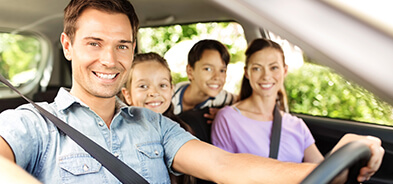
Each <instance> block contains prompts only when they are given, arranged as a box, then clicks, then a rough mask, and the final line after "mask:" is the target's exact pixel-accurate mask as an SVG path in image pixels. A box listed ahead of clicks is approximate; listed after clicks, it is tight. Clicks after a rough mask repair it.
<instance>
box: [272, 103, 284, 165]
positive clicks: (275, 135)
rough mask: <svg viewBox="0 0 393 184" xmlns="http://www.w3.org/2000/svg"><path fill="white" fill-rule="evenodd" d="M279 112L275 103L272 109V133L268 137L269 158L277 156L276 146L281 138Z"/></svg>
mask: <svg viewBox="0 0 393 184" xmlns="http://www.w3.org/2000/svg"><path fill="white" fill-rule="evenodd" d="M281 120H282V117H281V113H280V110H279V109H278V107H277V103H276V105H275V106H274V111H273V125H272V126H273V127H272V135H271V137H270V153H269V158H274V159H277V157H278V148H279V147H280V138H281V124H282V123H281Z"/></svg>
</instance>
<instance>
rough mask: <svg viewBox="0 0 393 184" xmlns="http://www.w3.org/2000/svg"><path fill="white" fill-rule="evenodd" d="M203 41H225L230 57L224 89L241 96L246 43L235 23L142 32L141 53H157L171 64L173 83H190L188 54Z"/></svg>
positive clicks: (139, 36)
mask: <svg viewBox="0 0 393 184" xmlns="http://www.w3.org/2000/svg"><path fill="white" fill-rule="evenodd" d="M201 39H216V40H219V41H220V42H222V43H223V44H224V45H225V46H226V47H227V48H228V51H229V53H230V55H231V60H230V63H229V65H228V69H227V80H226V84H225V86H224V89H225V90H227V91H230V92H233V93H238V92H239V88H240V82H241V79H242V76H243V72H244V71H243V67H244V59H245V56H244V52H245V50H246V48H247V41H246V39H245V36H244V30H243V28H242V26H241V25H240V24H238V23H236V22H205V23H194V24H185V25H170V26H163V27H147V28H141V29H139V33H138V52H142V53H145V52H157V53H159V54H161V55H162V56H164V58H165V59H166V60H167V61H168V63H169V65H170V68H171V71H172V76H173V81H174V83H178V82H181V81H187V80H188V79H187V73H186V65H187V55H188V52H189V50H190V49H191V47H192V46H193V45H194V44H195V43H196V42H197V41H199V40H201Z"/></svg>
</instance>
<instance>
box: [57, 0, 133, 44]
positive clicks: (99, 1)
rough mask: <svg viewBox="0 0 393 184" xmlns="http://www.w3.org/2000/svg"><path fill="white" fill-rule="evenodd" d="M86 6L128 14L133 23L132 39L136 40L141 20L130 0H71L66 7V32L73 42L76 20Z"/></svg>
mask: <svg viewBox="0 0 393 184" xmlns="http://www.w3.org/2000/svg"><path fill="white" fill-rule="evenodd" d="M86 8H93V9H96V10H100V11H105V12H108V13H123V14H125V15H127V17H128V19H129V20H130V23H131V28H132V37H133V38H132V39H133V41H135V40H136V37H137V33H138V28H139V20H138V16H137V15H136V13H135V10H134V7H133V6H132V4H131V3H130V2H129V1H128V0H71V1H70V3H69V4H68V5H67V7H66V8H65V9H64V33H65V34H67V36H68V37H69V38H70V39H71V43H73V41H74V37H75V31H76V29H77V27H76V26H77V24H76V22H77V20H78V18H79V16H80V15H81V13H82V12H83V10H85V9H86Z"/></svg>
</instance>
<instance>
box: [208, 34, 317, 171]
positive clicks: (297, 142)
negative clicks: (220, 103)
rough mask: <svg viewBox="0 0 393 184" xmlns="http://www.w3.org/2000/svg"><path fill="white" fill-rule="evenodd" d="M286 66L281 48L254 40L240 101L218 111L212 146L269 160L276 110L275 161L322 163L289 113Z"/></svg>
mask: <svg viewBox="0 0 393 184" xmlns="http://www.w3.org/2000/svg"><path fill="white" fill-rule="evenodd" d="M287 70H288V66H287V65H286V64H285V58H284V52H283V50H282V48H281V47H280V45H278V44H277V43H275V42H273V41H271V40H267V39H256V40H254V41H253V42H252V43H251V44H250V45H249V47H248V48H247V50H246V66H245V68H244V72H245V73H244V77H243V81H242V87H241V91H240V101H239V102H238V103H236V104H234V105H232V106H227V107H225V108H223V109H221V110H220V111H219V112H218V113H217V115H216V118H215V120H214V122H213V127H212V142H213V144H214V145H216V146H218V147H220V148H222V149H224V150H226V151H229V152H233V153H251V154H255V155H259V156H264V157H268V156H269V151H270V150H269V149H270V147H269V146H270V137H271V134H272V126H273V112H274V109H275V106H276V105H277V107H278V108H279V109H280V111H279V113H280V114H281V116H282V121H281V123H282V125H281V131H280V133H281V136H280V144H279V147H278V157H277V159H278V160H280V161H289V162H298V163H300V162H313V163H318V162H321V161H322V160H323V156H322V154H321V153H320V152H319V150H318V148H317V147H316V145H315V140H314V138H313V137H312V135H311V132H310V130H309V129H308V128H307V126H306V124H305V123H304V121H303V120H302V119H300V118H297V117H295V116H292V115H290V114H289V113H288V110H287V109H288V107H287V100H286V94H285V89H284V79H285V77H286V75H287Z"/></svg>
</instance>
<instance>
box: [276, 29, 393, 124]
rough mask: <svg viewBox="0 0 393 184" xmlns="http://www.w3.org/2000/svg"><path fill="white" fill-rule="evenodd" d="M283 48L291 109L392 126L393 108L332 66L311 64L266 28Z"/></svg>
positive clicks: (286, 83) (292, 110)
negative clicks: (287, 69) (337, 71)
mask: <svg viewBox="0 0 393 184" xmlns="http://www.w3.org/2000/svg"><path fill="white" fill-rule="evenodd" d="M268 35H269V37H270V39H272V40H274V41H276V42H277V43H279V44H280V45H281V46H282V48H283V49H284V53H285V60H286V63H287V65H288V68H289V71H288V75H287V77H286V79H285V88H286V92H287V96H288V103H289V109H290V111H291V112H293V113H301V114H307V115H313V116H323V117H329V118H337V119H345V120H354V121H361V122H370V123H377V124H381V125H390V126H393V123H392V122H393V108H392V106H391V105H389V104H388V103H387V102H384V101H383V100H381V99H379V98H378V97H377V96H375V95H374V94H373V93H371V92H369V91H367V90H366V89H364V88H363V87H362V86H360V85H358V84H356V83H355V82H353V81H349V80H347V79H345V78H344V77H343V76H342V75H339V74H338V73H336V72H335V71H334V70H333V69H331V68H329V67H327V66H322V65H319V64H315V63H316V62H315V61H313V60H312V59H310V58H308V57H307V56H306V55H305V54H304V53H303V52H302V51H301V49H300V48H299V47H297V46H295V45H292V44H291V43H289V42H288V41H287V40H285V39H282V38H281V37H280V36H277V35H275V34H274V33H272V32H269V34H268Z"/></svg>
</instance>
